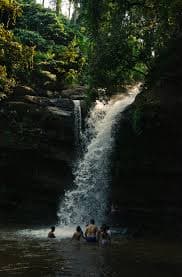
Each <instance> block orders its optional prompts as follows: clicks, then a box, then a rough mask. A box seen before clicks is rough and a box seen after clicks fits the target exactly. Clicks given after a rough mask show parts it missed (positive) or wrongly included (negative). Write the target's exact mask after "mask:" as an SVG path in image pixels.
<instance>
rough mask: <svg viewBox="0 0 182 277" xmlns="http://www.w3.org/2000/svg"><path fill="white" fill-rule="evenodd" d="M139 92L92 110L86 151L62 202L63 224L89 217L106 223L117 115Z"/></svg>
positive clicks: (98, 102) (136, 89)
mask: <svg viewBox="0 0 182 277" xmlns="http://www.w3.org/2000/svg"><path fill="white" fill-rule="evenodd" d="M137 92H138V88H135V89H133V90H132V91H131V92H130V93H128V94H127V95H117V96H115V97H113V98H112V99H111V100H110V101H109V102H108V103H107V104H106V103H102V102H100V101H97V102H96V105H95V107H94V108H93V110H91V112H90V117H89V118H88V121H87V125H88V128H87V130H86V132H85V136H84V137H85V140H86V147H85V153H84V156H83V158H82V159H81V160H79V161H78V164H77V166H76V170H75V172H74V176H75V179H74V184H73V189H72V190H70V191H67V192H66V193H65V196H64V198H63V200H62V202H61V204H60V210H59V213H58V216H59V219H60V224H61V225H68V224H70V225H72V224H84V223H85V222H88V221H89V220H90V218H94V219H95V220H96V221H97V223H101V222H103V220H104V217H105V214H106V211H107V205H108V202H107V199H108V193H109V184H110V182H111V180H110V168H111V166H110V154H111V152H112V147H113V142H114V138H113V129H114V126H115V124H116V122H117V117H118V115H120V114H121V112H122V111H124V110H125V108H126V107H127V106H128V105H130V104H131V103H132V102H133V101H134V99H135V96H136V94H137Z"/></svg>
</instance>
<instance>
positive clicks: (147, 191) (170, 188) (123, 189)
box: [112, 38, 182, 226]
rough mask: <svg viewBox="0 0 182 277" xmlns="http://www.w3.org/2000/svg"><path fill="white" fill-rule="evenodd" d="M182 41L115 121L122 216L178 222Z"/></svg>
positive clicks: (181, 205) (115, 191)
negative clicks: (118, 121)
mask: <svg viewBox="0 0 182 277" xmlns="http://www.w3.org/2000/svg"><path fill="white" fill-rule="evenodd" d="M181 45H182V40H181V38H179V39H178V40H177V41H175V43H174V42H173V44H172V47H170V48H169V49H168V51H167V52H165V53H164V54H163V56H162V57H160V59H159V60H158V61H157V62H156V65H155V67H154V68H153V72H152V73H151V76H150V79H151V80H152V82H153V83H152V84H151V85H150V87H149V86H148V88H145V87H144V88H143V90H142V92H141V93H140V94H139V95H138V96H137V98H136V100H135V103H134V104H133V105H132V106H131V107H129V108H128V109H127V110H126V111H125V112H124V114H123V115H122V117H121V119H120V123H119V124H118V126H117V131H116V137H117V138H116V145H115V151H114V155H113V187H112V200H113V203H114V205H115V206H116V207H117V208H118V211H120V214H121V218H122V219H123V218H124V217H127V218H132V219H134V220H135V221H138V222H146V221H147V222H148V223H149V222H150V223H151V222H158V221H159V222H160V223H161V222H163V223H165V222H166V223H167V224H168V225H170V226H171V225H172V224H175V222H176V220H177V221H178V223H180V220H179V218H181V216H182V188H181V183H182V167H181V165H182V128H181V122H182V57H181ZM122 219H121V220H122ZM169 222H170V224H169ZM171 223H172V224H171Z"/></svg>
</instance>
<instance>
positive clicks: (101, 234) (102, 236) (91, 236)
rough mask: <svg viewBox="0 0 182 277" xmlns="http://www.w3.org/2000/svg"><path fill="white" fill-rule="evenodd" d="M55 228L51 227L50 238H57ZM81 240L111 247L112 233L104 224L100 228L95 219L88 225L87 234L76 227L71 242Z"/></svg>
mask: <svg viewBox="0 0 182 277" xmlns="http://www.w3.org/2000/svg"><path fill="white" fill-rule="evenodd" d="M54 232H55V227H54V226H53V227H51V231H50V232H49V233H48V238H55V237H56V236H55V234H54ZM81 239H84V240H86V241H87V242H89V243H91V242H99V243H100V244H101V245H102V246H105V245H109V244H110V243H111V231H110V229H109V226H107V225H106V224H103V225H102V226H101V227H100V228H98V227H97V226H96V224H95V221H94V219H91V220H90V223H89V224H87V225H86V229H85V232H83V231H82V229H81V227H80V226H77V227H76V231H75V232H74V234H73V236H72V239H71V240H76V241H80V240H81Z"/></svg>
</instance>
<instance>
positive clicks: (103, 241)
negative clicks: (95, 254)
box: [99, 224, 111, 246]
mask: <svg viewBox="0 0 182 277" xmlns="http://www.w3.org/2000/svg"><path fill="white" fill-rule="evenodd" d="M99 243H100V245H101V246H106V245H109V244H110V243H111V237H110V234H109V233H108V227H107V226H106V225H105V224H103V225H102V226H101V228H100V232H99Z"/></svg>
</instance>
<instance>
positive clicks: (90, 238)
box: [85, 219, 98, 242]
mask: <svg viewBox="0 0 182 277" xmlns="http://www.w3.org/2000/svg"><path fill="white" fill-rule="evenodd" d="M97 233H98V228H97V226H96V225H95V220H94V219H91V220H90V224H89V225H88V226H87V227H86V230H85V239H86V241H87V242H96V241H97Z"/></svg>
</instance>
